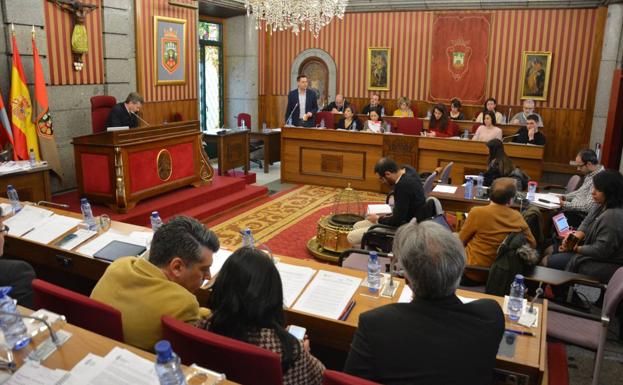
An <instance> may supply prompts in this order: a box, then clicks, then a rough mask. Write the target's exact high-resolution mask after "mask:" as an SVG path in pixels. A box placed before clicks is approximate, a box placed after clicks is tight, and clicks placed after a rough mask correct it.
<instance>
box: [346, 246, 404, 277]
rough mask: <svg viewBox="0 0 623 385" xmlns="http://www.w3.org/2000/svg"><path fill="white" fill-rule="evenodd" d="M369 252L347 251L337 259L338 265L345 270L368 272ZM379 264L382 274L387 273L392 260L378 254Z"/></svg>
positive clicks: (382, 254)
mask: <svg viewBox="0 0 623 385" xmlns="http://www.w3.org/2000/svg"><path fill="white" fill-rule="evenodd" d="M370 251H371V250H362V249H348V250H344V251H343V252H342V255H341V256H340V259H339V261H338V262H339V265H340V266H342V267H345V268H347V269H353V270H359V271H368V259H369V258H370ZM378 255H379V263H380V264H381V268H382V270H383V271H384V272H386V273H388V272H389V269H390V265H391V263H392V259H391V258H390V256H389V255H388V254H387V253H383V252H378Z"/></svg>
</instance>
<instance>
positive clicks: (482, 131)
mask: <svg viewBox="0 0 623 385" xmlns="http://www.w3.org/2000/svg"><path fill="white" fill-rule="evenodd" d="M483 115H484V123H483V124H482V126H480V127H478V129H477V130H476V133H475V134H474V136H473V137H472V140H479V141H481V142H488V141H490V140H491V139H499V140H502V130H501V129H500V128H499V127H496V126H495V124H496V119H495V114H494V113H493V112H491V111H485V112H483Z"/></svg>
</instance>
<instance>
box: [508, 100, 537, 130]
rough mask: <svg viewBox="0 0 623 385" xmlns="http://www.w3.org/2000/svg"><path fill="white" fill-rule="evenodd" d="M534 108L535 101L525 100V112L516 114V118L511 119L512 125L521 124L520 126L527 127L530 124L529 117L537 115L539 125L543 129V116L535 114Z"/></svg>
mask: <svg viewBox="0 0 623 385" xmlns="http://www.w3.org/2000/svg"><path fill="white" fill-rule="evenodd" d="M534 107H535V103H534V100H532V99H526V100H524V101H523V111H522V112H518V113H516V114H515V116H513V118H512V119H511V124H519V125H522V126H525V125H527V123H528V116H530V115H536V116H538V118H539V121H538V122H537V125H538V126H539V127H543V118H541V115H539V114H537V113H536V112H534Z"/></svg>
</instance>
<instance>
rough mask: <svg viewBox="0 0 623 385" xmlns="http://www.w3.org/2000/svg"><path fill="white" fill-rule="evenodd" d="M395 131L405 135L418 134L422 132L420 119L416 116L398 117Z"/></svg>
mask: <svg viewBox="0 0 623 385" xmlns="http://www.w3.org/2000/svg"><path fill="white" fill-rule="evenodd" d="M396 132H398V133H400V134H405V135H420V133H421V132H422V121H421V120H420V119H418V118H400V119H398V124H397V127H396Z"/></svg>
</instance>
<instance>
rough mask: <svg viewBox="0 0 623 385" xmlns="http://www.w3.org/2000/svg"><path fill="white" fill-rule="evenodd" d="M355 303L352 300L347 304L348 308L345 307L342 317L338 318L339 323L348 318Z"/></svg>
mask: <svg viewBox="0 0 623 385" xmlns="http://www.w3.org/2000/svg"><path fill="white" fill-rule="evenodd" d="M356 303H357V302H355V300H354V299H352V300H351V301H350V302H349V303H348V306H347V307H346V309H345V310H344V312H343V313H342V315H341V316H340V318H339V320H340V321H344V320H346V319H347V318H348V316H349V315H350V312H351V311H352V310H353V308H354V307H355V304H356Z"/></svg>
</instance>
